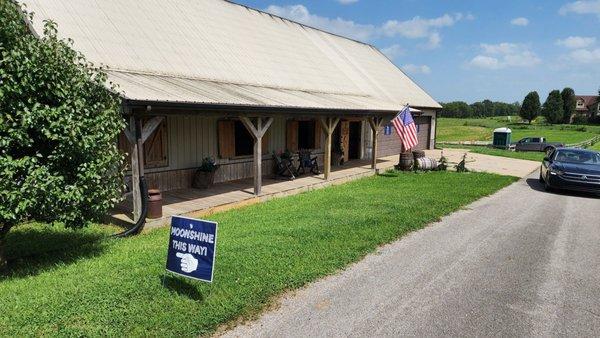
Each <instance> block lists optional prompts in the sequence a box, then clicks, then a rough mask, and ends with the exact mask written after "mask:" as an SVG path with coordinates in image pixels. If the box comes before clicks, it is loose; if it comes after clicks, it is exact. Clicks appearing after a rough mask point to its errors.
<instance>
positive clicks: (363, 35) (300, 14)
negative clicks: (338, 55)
mask: <svg viewBox="0 0 600 338" xmlns="http://www.w3.org/2000/svg"><path fill="white" fill-rule="evenodd" d="M266 11H267V12H269V13H272V14H275V15H278V16H281V17H284V18H288V19H291V20H294V21H298V22H300V23H303V24H305V25H309V26H313V27H316V28H320V29H323V30H326V31H328V32H331V33H335V34H339V35H343V36H346V37H349V38H352V39H357V40H361V41H367V40H369V39H370V38H371V37H372V36H373V35H374V34H375V33H376V28H375V26H373V25H362V24H358V23H355V22H354V21H351V20H344V19H342V18H335V19H331V18H327V17H322V16H318V15H314V14H311V13H310V12H309V11H308V9H307V8H306V7H304V6H303V5H292V6H276V5H271V6H269V7H267V9H266Z"/></svg>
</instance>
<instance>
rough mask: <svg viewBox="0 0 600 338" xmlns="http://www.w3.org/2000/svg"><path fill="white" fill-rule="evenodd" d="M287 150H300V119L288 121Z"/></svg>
mask: <svg viewBox="0 0 600 338" xmlns="http://www.w3.org/2000/svg"><path fill="white" fill-rule="evenodd" d="M285 146H286V148H287V150H289V151H291V152H295V151H298V121H295V120H288V121H287V133H286V144H285Z"/></svg>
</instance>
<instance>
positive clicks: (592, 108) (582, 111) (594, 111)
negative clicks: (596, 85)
mask: <svg viewBox="0 0 600 338" xmlns="http://www.w3.org/2000/svg"><path fill="white" fill-rule="evenodd" d="M576 98H577V103H576V106H575V108H576V114H577V115H579V116H585V117H587V118H590V117H594V116H597V115H598V113H600V104H599V102H598V99H600V96H598V95H577V96H576Z"/></svg>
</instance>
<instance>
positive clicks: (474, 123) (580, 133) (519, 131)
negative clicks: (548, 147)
mask: <svg viewBox="0 0 600 338" xmlns="http://www.w3.org/2000/svg"><path fill="white" fill-rule="evenodd" d="M437 123H438V126H437V141H438V142H445V141H446V142H448V141H491V140H492V132H493V130H494V129H495V128H499V127H509V128H511V129H512V132H513V133H512V140H513V142H516V141H518V140H520V139H522V138H524V137H533V136H542V137H546V138H547V139H548V140H549V141H550V142H564V143H567V144H570V143H578V142H582V141H586V140H589V139H591V138H593V137H595V136H597V135H598V134H600V126H577V125H541V124H533V125H527V124H522V123H520V122H519V118H518V117H512V118H511V120H510V121H509V120H508V118H507V117H492V118H484V119H455V118H443V117H442V118H438V120H437Z"/></svg>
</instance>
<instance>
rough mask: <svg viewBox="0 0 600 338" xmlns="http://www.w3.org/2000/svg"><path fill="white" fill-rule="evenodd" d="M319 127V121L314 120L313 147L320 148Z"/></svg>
mask: <svg viewBox="0 0 600 338" xmlns="http://www.w3.org/2000/svg"><path fill="white" fill-rule="evenodd" d="M321 128H322V127H321V123H319V121H317V120H315V149H321V134H322V133H323V131H322V129H321Z"/></svg>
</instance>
